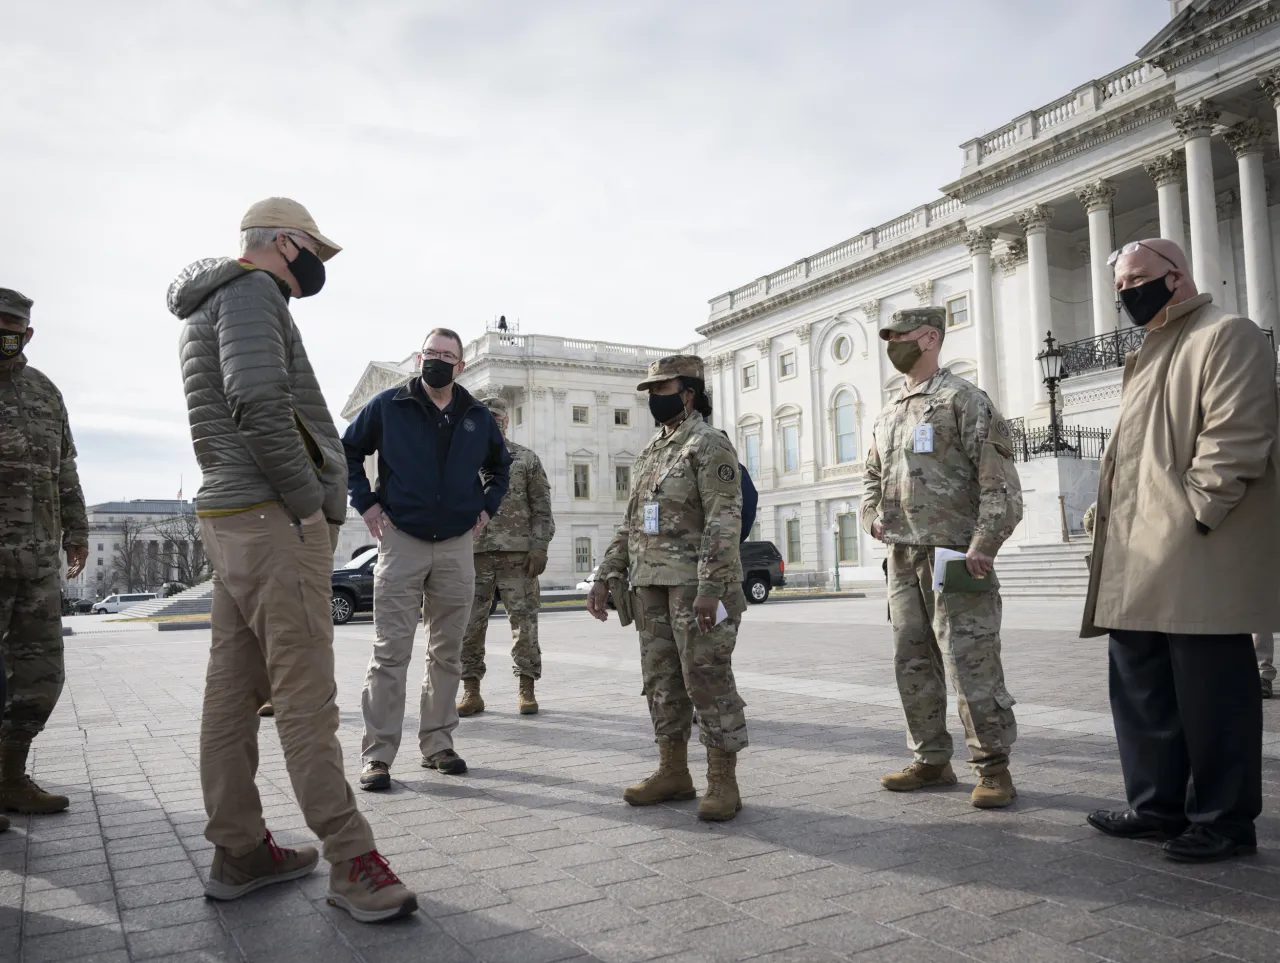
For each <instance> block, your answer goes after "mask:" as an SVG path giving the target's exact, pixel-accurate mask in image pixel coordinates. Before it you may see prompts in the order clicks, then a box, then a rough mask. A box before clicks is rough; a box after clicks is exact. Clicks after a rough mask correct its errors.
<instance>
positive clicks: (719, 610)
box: [716, 602, 729, 625]
mask: <svg viewBox="0 0 1280 963" xmlns="http://www.w3.org/2000/svg"><path fill="white" fill-rule="evenodd" d="M728 617H729V610H728V609H726V608H725V607H724V603H723V602H717V603H716V625H719V624H720V623H721V622H723V621H724V620H725V619H727V618H728Z"/></svg>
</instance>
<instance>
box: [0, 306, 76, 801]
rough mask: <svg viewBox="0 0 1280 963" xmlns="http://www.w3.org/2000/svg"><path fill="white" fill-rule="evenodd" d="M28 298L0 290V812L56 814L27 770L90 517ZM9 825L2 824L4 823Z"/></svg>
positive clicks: (55, 674) (53, 683) (53, 687)
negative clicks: (39, 355)
mask: <svg viewBox="0 0 1280 963" xmlns="http://www.w3.org/2000/svg"><path fill="white" fill-rule="evenodd" d="M31 303H32V302H31V301H30V299H28V298H25V297H23V296H22V295H21V294H19V293H18V292H17V291H12V290H10V289H8V288H0V652H2V653H3V656H4V669H5V675H7V676H8V705H7V706H6V707H5V716H4V722H3V724H2V725H0V810H5V811H9V812H20V813H55V812H61V811H62V810H64V809H66V808H67V804H68V800H67V797H66V796H58V795H54V794H53V793H47V792H44V791H43V790H42V789H41V788H40V787H39V786H37V785H36V784H35V783H34V782H32V781H31V778H30V777H29V776H28V775H27V773H26V765H27V754H28V753H29V752H30V749H31V741H32V740H33V739H34V738H35V737H36V736H37V735H39V733H40V732H41V730H43V729H44V725H45V723H46V722H47V721H48V719H49V716H50V715H51V714H52V712H53V708H54V706H55V705H57V703H58V696H59V695H60V694H61V693H62V680H63V662H62V588H61V579H60V572H61V568H62V564H61V561H60V560H59V558H58V552H59V549H61V550H63V551H65V552H66V558H67V566H68V569H67V577H68V578H74V577H75V576H77V575H79V574H80V572H81V571H82V570H83V569H84V563H85V560H86V559H87V558H88V555H89V523H88V519H87V517H86V515H85V507H84V495H83V493H82V492H81V491H80V478H79V476H78V475H77V474H76V448H75V444H74V442H72V440H71V427H70V425H69V423H68V421H67V408H66V405H64V404H63V401H62V395H61V394H60V393H59V391H58V389H57V388H55V387H54V385H53V382H52V381H50V380H49V379H48V378H47V377H45V376H44V375H43V374H41V373H40V372H39V371H37V370H36V369H35V368H32V367H30V366H29V365H28V364H27V358H26V354H25V348H26V345H27V343H28V342H29V341H30V340H31V338H32V335H33V334H34V333H35V331H34V329H33V328H32V327H31V324H30V322H31ZM5 825H6V826H7V825H8V821H7V820H6V821H5Z"/></svg>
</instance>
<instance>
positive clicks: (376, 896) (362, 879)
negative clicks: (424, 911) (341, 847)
mask: <svg viewBox="0 0 1280 963" xmlns="http://www.w3.org/2000/svg"><path fill="white" fill-rule="evenodd" d="M328 900H329V905H330V906H337V907H339V908H340V909H344V910H346V911H347V912H348V913H350V914H351V916H352V918H353V919H355V920H357V921H358V922H361V923H378V922H381V921H383V920H394V919H398V918H399V917H401V916H408V915H409V914H410V913H412V912H414V911H415V910H417V908H418V897H416V896H415V895H414V894H413V893H411V892H410V891H409V888H408V887H407V886H405V885H404V883H402V882H400V877H398V876H397V875H396V874H395V873H393V872H392V871H391V866H390V865H389V864H388V863H387V861H386V859H385V857H383V855H382V854H381V853H379V852H378V851H377V850H376V849H374V850H370V851H369V852H367V853H365V854H364V855H363V856H357V857H356V858H355V859H344V860H343V861H342V862H340V863H334V864H333V867H332V868H331V869H330V870H329V894H328ZM424 958H425V957H424Z"/></svg>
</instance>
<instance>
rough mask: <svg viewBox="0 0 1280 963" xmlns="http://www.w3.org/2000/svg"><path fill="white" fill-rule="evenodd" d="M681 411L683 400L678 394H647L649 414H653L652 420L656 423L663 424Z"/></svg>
mask: <svg viewBox="0 0 1280 963" xmlns="http://www.w3.org/2000/svg"><path fill="white" fill-rule="evenodd" d="M683 413H684V401H683V400H682V399H681V398H680V395H679V394H674V395H650V396H649V414H651V415H653V420H654V421H656V422H657V423H658V424H660V425H665V424H666V423H667V422H668V421H670V420H671V419H673V418H678V417H679V416H680V415H681V414H683Z"/></svg>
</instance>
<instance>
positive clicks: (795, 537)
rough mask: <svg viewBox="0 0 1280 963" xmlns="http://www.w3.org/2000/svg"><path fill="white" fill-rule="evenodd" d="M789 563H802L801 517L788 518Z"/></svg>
mask: <svg viewBox="0 0 1280 963" xmlns="http://www.w3.org/2000/svg"><path fill="white" fill-rule="evenodd" d="M787 564H788V565H799V564H800V519H798V518H788V519H787Z"/></svg>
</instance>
